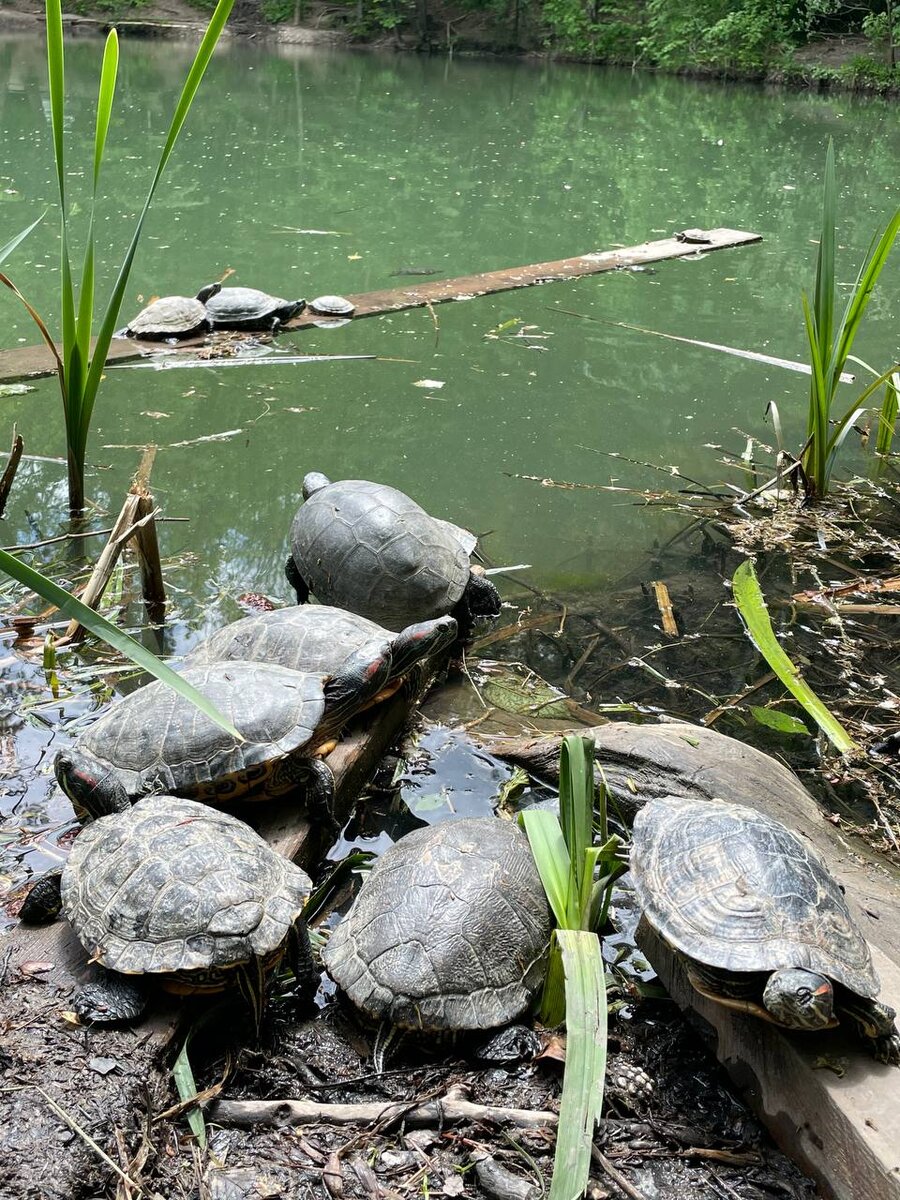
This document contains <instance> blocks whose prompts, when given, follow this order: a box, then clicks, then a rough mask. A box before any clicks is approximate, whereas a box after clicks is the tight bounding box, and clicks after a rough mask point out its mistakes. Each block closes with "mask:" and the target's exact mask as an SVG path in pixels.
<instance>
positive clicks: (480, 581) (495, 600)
mask: <svg viewBox="0 0 900 1200" xmlns="http://www.w3.org/2000/svg"><path fill="white" fill-rule="evenodd" d="M465 597H466V603H467V604H468V606H469V612H470V613H471V614H472V616H473V617H498V616H499V615H500V609H501V607H502V605H503V601H502V600H501V599H500V593H499V592H498V591H497V589H496V588H495V587H494V585H493V584H492V583H491V581H490V580H489V579H488V577H487V575H485V573H484V568H483V567H478V566H475V567H472V569H471V571H470V573H469V582H468V584H467V585H466V591H465Z"/></svg>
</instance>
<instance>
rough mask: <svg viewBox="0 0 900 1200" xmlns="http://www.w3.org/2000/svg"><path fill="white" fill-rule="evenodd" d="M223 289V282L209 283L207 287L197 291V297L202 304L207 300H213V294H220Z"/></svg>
mask: <svg viewBox="0 0 900 1200" xmlns="http://www.w3.org/2000/svg"><path fill="white" fill-rule="evenodd" d="M221 290H222V285H221V283H208V284H207V285H206V287H202V288H201V289H200V291H199V292H198V293H197V299H198V300H199V301H200V303H201V304H205V303H206V302H207V300H212V298H213V296H218V294H219V292H221Z"/></svg>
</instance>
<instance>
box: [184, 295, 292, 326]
mask: <svg viewBox="0 0 900 1200" xmlns="http://www.w3.org/2000/svg"><path fill="white" fill-rule="evenodd" d="M305 307H306V301H305V300H282V299H281V298H280V297H279V296H270V295H269V294H268V293H267V292H260V291H258V290H257V289H256V288H247V287H227V288H221V289H220V290H219V291H218V292H217V293H216V295H215V296H212V297H211V298H210V301H209V303H207V306H206V311H207V312H208V313H209V316H210V318H211V319H212V323H213V327H214V328H215V329H248V330H249V329H270V330H274V329H277V328H278V326H279V325H283V324H284V322H285V321H290V319H291V318H292V317H296V316H297V314H298V313H300V312H302V311H303V309H304V308H305Z"/></svg>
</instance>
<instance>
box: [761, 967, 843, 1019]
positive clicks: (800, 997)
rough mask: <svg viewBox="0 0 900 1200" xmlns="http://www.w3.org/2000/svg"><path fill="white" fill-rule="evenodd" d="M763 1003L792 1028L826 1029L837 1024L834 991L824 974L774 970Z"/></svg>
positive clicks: (795, 969)
mask: <svg viewBox="0 0 900 1200" xmlns="http://www.w3.org/2000/svg"><path fill="white" fill-rule="evenodd" d="M763 1004H764V1005H765V1006H766V1008H767V1009H768V1010H769V1012H770V1013H771V1014H772V1016H773V1017H775V1019H776V1020H777V1021H779V1022H780V1023H781V1024H782V1025H786V1026H787V1027H788V1028H789V1029H827V1028H828V1027H829V1026H830V1025H833V1024H834V1023H835V1022H834V989H833V988H832V986H831V984H830V983H829V981H828V980H827V979H826V978H825V976H824V975H819V974H817V973H816V972H815V971H805V970H802V969H800V968H799V967H791V968H789V969H787V970H784V971H773V972H772V974H771V975H770V976H769V978H768V980H767V982H766V986H765V988H764V990H763Z"/></svg>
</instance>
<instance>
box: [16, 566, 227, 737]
mask: <svg viewBox="0 0 900 1200" xmlns="http://www.w3.org/2000/svg"><path fill="white" fill-rule="evenodd" d="M0 570H3V571H5V572H6V574H7V575H10V576H12V578H13V579H15V580H17V581H18V582H19V583H21V584H23V586H25V587H27V588H30V589H31V591H33V592H36V593H37V595H39V596H41V597H43V599H44V600H46V601H48V602H49V603H50V604H55V605H56V607H57V608H58V609H59V611H60V612H61V613H62V615H63V616H64V617H69V618H70V620H71V619H74V620H76V621H79V622H80V623H81V624H82V625H83V626H84V627H85V629H88V630H90V632H91V633H93V634H95V635H96V636H97V637H99V638H102V640H103V641H104V642H106V644H107V645H108V646H112V648H113V649H114V650H118V651H119V653H120V654H124V656H125V657H126V658H128V659H130V660H131V661H132V662H133V663H136V664H137V665H138V666H139V667H141V668H143V670H145V671H147V672H148V673H149V674H150V675H155V676H156V678H157V679H159V680H161V681H162V682H163V683H165V684H167V685H168V686H169V687H170V688H172V690H173V691H175V692H177V693H178V694H179V696H181V697H182V698H183V699H184V700H188V701H190V703H191V704H193V705H195V706H196V707H197V708H199V709H200V711H201V712H202V713H203V714H204V715H205V716H207V717H209V719H210V720H211V721H214V722H215V723H216V725H218V726H219V727H220V728H222V729H224V730H225V732H226V733H229V734H230V735H231V736H232V737H233V738H237V740H238V741H239V742H242V741H243V740H244V739H243V738H242V737H241V735H240V733H238V731H237V730H236V729H235V728H234V726H233V725H232V724H231V722H230V721H229V720H228V719H227V718H226V717H224V716H223V715H222V714H221V713H220V712H219V710H218V709H217V708H216V707H215V705H213V704H211V703H210V701H209V700H207V698H206V697H205V696H204V695H203V694H202V692H198V691H197V689H196V688H195V687H192V686H191V685H190V684H189V683H188V682H187V680H186V679H184V678H183V677H182V676H181V675H178V674H176V673H175V671H173V670H172V668H171V667H167V666H166V664H165V663H164V662H161V661H160V659H158V658H157V657H156V655H155V654H151V652H150V651H149V650H147V649H146V647H144V646H142V645H141V643H140V642H136V641H135V640H134V638H132V637H129V636H128V634H127V633H123V632H122V630H121V629H119V628H118V627H117V626H115V625H113V624H112V623H111V622H110V621H107V619H106V618H105V617H101V615H100V614H99V613H98V612H94V610H93V609H92V608H89V607H88V606H87V605H86V604H82V602H81V601H80V600H79V599H77V597H75V596H73V595H72V594H71V593H70V592H67V591H66V590H65V588H61V587H60V586H59V584H58V583H54V582H53V580H52V579H48V578H47V576H46V575H42V574H41V573H40V571H36V570H35V569H34V568H33V567H29V566H28V565H27V564H26V563H23V562H20V560H19V559H18V558H15V557H14V556H13V555H12V554H8V553H7V552H6V551H5V550H0Z"/></svg>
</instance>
